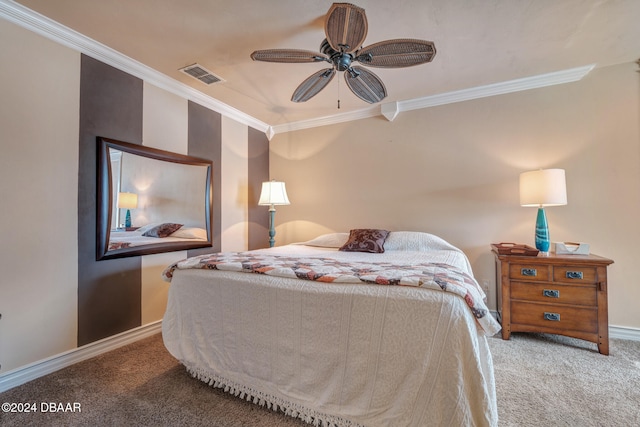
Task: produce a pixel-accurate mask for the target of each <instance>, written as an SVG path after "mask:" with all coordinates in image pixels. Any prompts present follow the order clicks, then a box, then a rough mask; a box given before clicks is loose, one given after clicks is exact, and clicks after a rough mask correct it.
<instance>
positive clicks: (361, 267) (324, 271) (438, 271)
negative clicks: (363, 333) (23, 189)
mask: <svg viewBox="0 0 640 427" xmlns="http://www.w3.org/2000/svg"><path fill="white" fill-rule="evenodd" d="M176 269H209V270H221V271H237V272H245V273H257V274H265V275H270V276H278V277H289V278H297V279H303V280H313V281H318V282H327V283H360V284H375V285H391V286H413V287H422V288H428V289H434V290H440V291H445V292H450V293H453V294H456V295H458V296H460V297H461V298H463V299H464V300H465V302H466V303H467V305H468V306H469V309H470V310H471V312H472V313H473V315H474V317H475V318H476V320H477V322H478V324H479V325H480V327H481V328H482V329H483V330H484V332H485V334H487V335H493V334H495V333H497V332H498V331H499V330H500V325H499V324H498V323H497V322H496V321H495V319H493V317H492V316H491V314H490V313H489V310H488V309H487V307H486V305H485V303H484V301H483V300H482V295H483V292H482V291H481V288H480V287H479V285H478V283H477V282H476V280H475V279H474V278H473V277H471V276H470V275H469V274H467V273H465V272H464V271H462V270H459V269H457V268H455V267H452V266H450V265H447V264H440V263H428V262H424V263H414V264H410V265H409V264H401V263H392V262H376V263H362V262H357V263H354V262H347V261H340V260H336V259H332V258H322V257H302V258H301V257H291V256H282V255H266V254H256V253H251V252H228V253H227V252H225V253H216V254H208V255H201V256H198V257H192V258H188V259H185V260H182V261H179V262H177V263H174V264H172V265H170V266H169V267H167V268H166V269H165V270H164V272H163V273H162V277H163V279H164V280H166V281H171V279H172V277H173V272H174V271H175V270H176Z"/></svg>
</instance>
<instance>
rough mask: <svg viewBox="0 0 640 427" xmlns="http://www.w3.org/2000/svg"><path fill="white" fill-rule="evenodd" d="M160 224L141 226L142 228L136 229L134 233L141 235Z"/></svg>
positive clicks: (153, 223)
mask: <svg viewBox="0 0 640 427" xmlns="http://www.w3.org/2000/svg"><path fill="white" fill-rule="evenodd" d="M160 224H162V223H161V222H152V223H150V224H147V225H143V226H142V227H140V228H138V229H137V230H136V232H138V233H140V234H143V233H146V232H147V231H149V230H151V229H152V228H153V227H157V226H158V225H160Z"/></svg>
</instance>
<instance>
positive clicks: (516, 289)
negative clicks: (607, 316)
mask: <svg viewBox="0 0 640 427" xmlns="http://www.w3.org/2000/svg"><path fill="white" fill-rule="evenodd" d="M511 299H517V300H527V301H537V302H541V303H546V304H549V303H553V304H571V305H584V306H589V307H595V306H596V305H597V293H596V287H595V286H569V285H560V284H553V283H522V282H511Z"/></svg>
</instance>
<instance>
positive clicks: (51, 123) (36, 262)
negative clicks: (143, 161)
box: [0, 19, 248, 381]
mask: <svg viewBox="0 0 640 427" xmlns="http://www.w3.org/2000/svg"><path fill="white" fill-rule="evenodd" d="M16 40H19V43H17V42H16ZM0 58H2V60H1V61H0V82H2V83H1V85H2V89H1V93H2V97H0V147H1V148H2V155H0V197H1V200H2V202H1V203H0V236H2V238H1V239H2V240H1V242H2V246H1V249H0V270H1V271H2V280H0V314H1V315H2V317H1V318H0V381H1V380H2V376H3V375H4V374H5V373H8V372H10V371H14V370H20V369H21V368H24V367H26V366H28V365H29V364H31V363H34V362H38V361H41V360H43V359H46V358H49V357H53V356H56V355H59V354H61V353H64V352H67V351H69V350H73V349H74V348H76V347H77V321H78V319H77V317H78V314H77V313H78V310H77V307H78V299H77V291H78V244H77V242H78V236H77V229H78V222H77V212H78V207H77V199H78V192H77V189H78V132H79V129H78V122H79V99H80V53H78V52H76V51H73V50H71V49H69V48H66V47H63V46H61V45H59V44H56V43H54V42H52V41H49V40H47V39H45V38H43V37H41V36H38V35H36V34H35V33H32V32H30V31H27V30H25V29H22V28H20V27H18V26H16V25H14V24H12V23H9V22H8V21H5V20H3V19H0ZM43 64H44V69H45V70H46V72H42V71H43ZM143 101H144V112H143V142H144V145H147V146H151V147H155V148H160V149H163V150H168V151H173V152H177V153H183V154H186V152H187V119H188V102H187V100H186V99H184V98H181V97H179V96H176V95H173V94H170V93H167V92H166V91H164V90H162V89H159V88H157V87H155V86H153V85H150V84H146V83H145V85H144V100H143ZM222 139H223V141H225V144H227V145H232V144H237V147H236V148H234V149H231V148H229V147H227V148H225V149H223V153H222V163H223V164H224V163H225V162H227V161H228V162H230V164H233V165H242V164H243V162H244V169H238V168H226V169H223V176H222V179H223V182H230V183H234V185H236V189H238V188H240V189H242V188H244V191H245V192H246V176H245V177H244V178H242V174H245V175H246V173H247V167H246V164H247V159H246V153H247V146H248V127H247V126H246V125H242V124H239V123H237V122H234V121H232V120H226V118H225V119H224V120H223V129H222ZM243 153H244V154H243ZM243 155H244V156H245V157H244V158H243ZM227 174H228V176H227ZM243 179H244V181H243ZM243 185H244V187H242V186H243ZM238 194H242V192H241V191H240V192H239V193H238ZM243 197H244V198H243ZM243 200H244V201H245V203H246V195H245V196H242V197H239V196H238V197H234V198H233V199H232V200H231V199H227V198H226V196H225V197H223V198H222V211H223V218H222V228H223V230H229V229H236V230H240V229H241V228H242V227H239V226H238V221H239V218H245V221H246V209H247V208H246V206H243V205H242V201H243ZM244 227H245V228H246V225H245V226H244ZM243 233H245V234H246V232H239V233H237V235H238V236H242V235H243ZM232 242H233V248H234V249H235V250H244V249H246V236H244V237H243V238H242V239H239V240H238V239H232ZM243 244H244V245H245V246H242V245H243ZM223 249H226V248H225V247H224V246H223ZM227 250H228V249H227ZM186 256H187V252H186V251H179V252H169V253H165V254H155V255H146V256H143V257H142V301H141V304H142V325H145V324H148V323H151V322H154V321H157V320H160V319H161V318H162V316H163V314H164V310H165V307H166V301H167V290H168V287H169V284H168V283H166V282H163V281H162V280H161V278H160V273H161V271H162V270H163V269H164V268H165V267H166V266H167V265H169V264H170V263H172V262H174V261H177V260H179V259H182V258H185V257H186Z"/></svg>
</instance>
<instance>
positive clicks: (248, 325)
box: [163, 233, 497, 427]
mask: <svg viewBox="0 0 640 427" xmlns="http://www.w3.org/2000/svg"><path fill="white" fill-rule="evenodd" d="M392 234H393V233H392ZM385 247H386V246H385ZM266 251H270V252H269V253H277V254H286V255H292V254H303V255H304V256H313V255H314V254H317V256H323V257H327V256H337V257H344V258H347V259H349V260H350V261H353V260H357V259H362V260H366V261H367V262H371V256H372V255H371V254H364V253H351V252H338V251H336V250H335V249H326V248H316V247H310V246H304V245H289V246H286V247H283V248H272V249H269V250H266ZM374 256H375V257H378V258H377V259H380V258H379V257H380V256H383V257H384V259H385V260H386V261H389V260H392V261H393V260H400V259H401V260H402V261H403V262H411V261H410V259H411V257H416V258H415V259H418V258H421V260H422V261H424V256H425V253H424V252H423V253H422V254H421V253H420V252H417V251H415V252H414V251H406V250H401V251H393V250H388V251H386V252H385V253H384V254H375V255H374ZM428 259H429V260H430V261H433V262H445V263H449V264H451V265H454V266H456V267H458V268H462V269H465V270H466V271H469V273H471V271H470V267H469V264H468V260H467V259H466V257H465V256H464V254H462V252H460V251H458V250H457V249H455V248H452V247H447V246H446V245H445V244H444V243H443V244H440V243H438V244H436V245H434V247H433V250H431V251H430V252H429V255H428ZM163 338H164V341H165V345H166V347H167V349H168V350H169V351H170V352H171V354H172V355H173V356H174V357H176V358H177V359H178V360H180V361H181V362H182V363H183V364H184V365H185V366H186V367H187V368H188V369H189V370H190V371H191V372H192V373H193V374H194V375H195V376H197V377H198V378H200V379H202V380H204V381H207V382H209V383H210V384H211V385H214V386H217V387H221V388H224V389H225V390H226V391H228V392H232V393H234V394H236V395H239V396H240V397H244V398H247V399H248V400H252V401H254V402H255V403H258V404H262V405H265V406H267V407H270V408H273V409H276V408H277V409H282V410H284V411H285V412H287V413H288V414H289V415H292V416H298V417H300V418H302V419H304V420H306V421H308V422H311V423H313V424H315V425H339V426H355V425H363V426H372V427H373V426H392V427H396V426H490V425H497V408H496V398H495V384H494V375H493V365H492V360H491V355H490V352H489V348H488V345H487V342H486V338H485V336H484V335H483V334H482V332H481V331H480V330H479V328H478V326H477V324H476V321H475V319H474V317H473V315H472V314H471V312H470V310H469V307H468V306H467V304H466V303H465V301H464V299H462V298H461V297H459V296H456V295H454V294H450V293H445V292H439V291H434V290H430V289H423V288H414V287H400V286H380V285H353V284H340V283H331V284H327V283H320V282H313V281H303V280H298V279H291V278H282V277H274V276H264V275H258V274H247V273H238V272H228V271H207V270H176V271H175V272H174V276H173V280H172V283H171V288H170V291H169V303H168V306H167V311H166V314H165V317H164V321H163Z"/></svg>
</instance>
